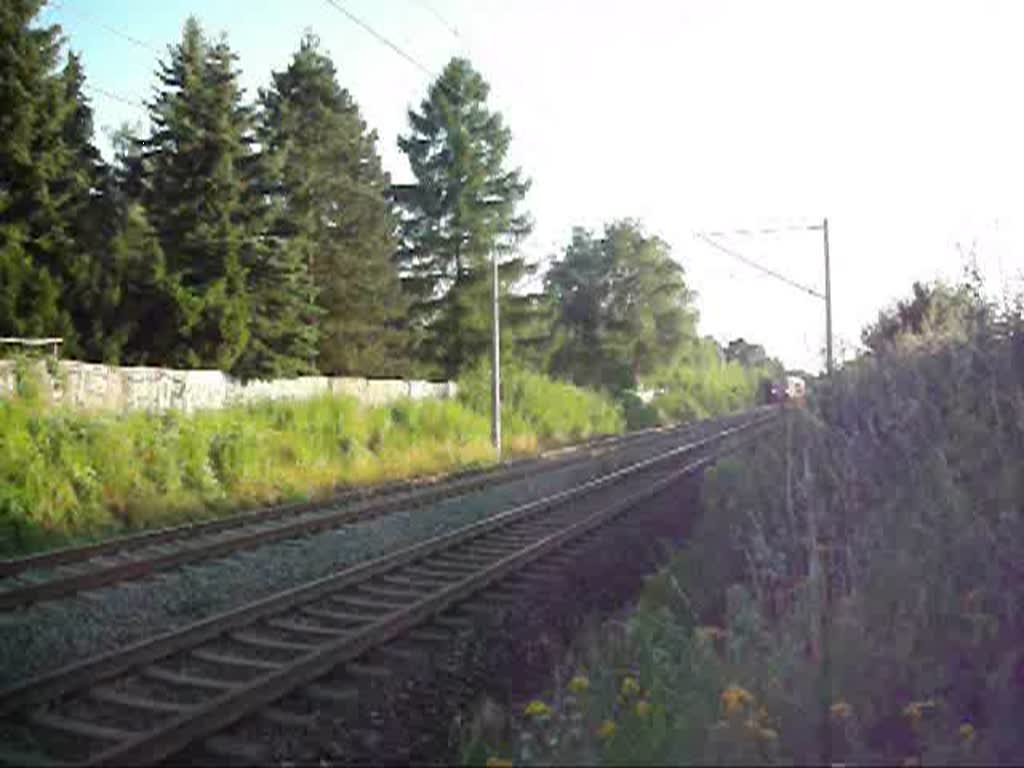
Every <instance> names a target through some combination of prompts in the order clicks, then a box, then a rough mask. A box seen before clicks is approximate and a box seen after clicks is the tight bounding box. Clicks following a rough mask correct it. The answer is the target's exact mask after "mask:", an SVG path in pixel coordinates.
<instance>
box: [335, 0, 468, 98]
mask: <svg viewBox="0 0 1024 768" xmlns="http://www.w3.org/2000/svg"><path fill="white" fill-rule="evenodd" d="M324 2H326V3H327V4H328V5H329V6H331V7H332V8H334V10H336V11H338V13H341V14H343V15H344V16H345V17H346V18H347V19H348V20H349V21H351V22H352V23H353V24H355V25H357V26H358V27H360V28H361V29H362V30H364V31H365V32H367V33H368V34H369V35H371V36H373V38H374V39H376V40H377V42H379V43H381V44H382V45H385V46H387V47H388V48H390V49H391V50H392V51H393V52H394V53H396V54H398V55H399V56H401V57H402V58H403V59H405V60H406V61H407V62H408V63H409V64H412V65H413V66H414V67H416V69H418V70H420V72H423V73H424V74H425V75H427V76H428V77H429V78H430V79H431V80H433V81H434V82H435V83H436V84H437V86H438V87H439V88H441V89H442V90H444V91H445V92H447V93H448V95H449V96H454V97H455V98H459V94H457V93H456V92H455V91H453V90H452V89H451V87H450V86H449V85H448V83H446V82H445V81H444V80H443V79H441V77H439V76H438V74H437V73H436V72H434V71H433V70H432V69H430V67H428V66H427V65H426V64H424V63H423V62H421V61H420V60H419V59H417V58H416V57H415V56H413V55H412V54H411V53H408V52H407V51H405V50H404V49H403V48H402V47H401V46H400V45H398V43H395V42H394V41H392V40H390V39H389V38H387V37H385V36H384V35H382V34H381V33H380V32H378V31H377V30H376V29H374V28H373V27H371V26H370V25H369V24H367V23H366V22H365V21H363V20H362V19H361V18H359V17H358V16H356V15H355V14H354V13H352V11H350V10H349V9H348V8H346V7H345V6H344V5H343V4H342V3H341V2H340V0H324Z"/></svg>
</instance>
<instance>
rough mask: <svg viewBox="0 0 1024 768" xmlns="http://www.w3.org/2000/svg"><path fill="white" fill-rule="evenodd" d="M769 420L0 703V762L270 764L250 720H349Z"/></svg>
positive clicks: (23, 688)
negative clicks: (368, 699)
mask: <svg viewBox="0 0 1024 768" xmlns="http://www.w3.org/2000/svg"><path fill="white" fill-rule="evenodd" d="M773 420H774V413H773V412H765V411H763V410H758V411H755V412H753V414H752V415H748V416H747V417H746V418H745V419H742V420H739V421H734V422H732V423H730V424H729V425H728V426H726V427H724V428H720V429H719V430H717V431H715V432H713V433H712V434H710V435H706V436H701V437H698V438H695V439H692V440H690V441H688V442H685V443H684V444H683V445H679V446H676V447H674V448H671V449H669V450H663V451H661V452H659V453H658V454H657V455H655V456H654V457H652V458H647V459H643V460H640V461H635V462H633V463H631V464H629V465H627V466H625V467H621V468H619V469H616V470H614V471H612V472H609V473H607V474H605V475H602V476H599V477H597V478H594V479H591V480H589V481H588V482H586V483H583V484H582V485H579V486H577V487H575V488H572V489H570V490H567V491H563V492H560V493H556V494H553V495H551V496H548V497H545V498H543V499H540V500H538V501H534V502H531V503H529V504H525V505H522V506H519V507H516V508H514V509H511V510H508V511H505V512H502V513H500V514H498V515H495V516H493V517H490V518H486V519H484V520H482V521H480V522H477V523H474V524H471V525H468V526H465V527H463V528H460V529H458V530H455V531H453V532H451V533H448V534H445V535H443V536H438V537H435V538H433V539H429V540H427V541H424V542H421V543H419V544H416V545H414V546H410V547H405V548H403V549H400V550H397V551H395V552H392V553H390V554H387V555H385V556H383V557H379V558H376V559H374V560H370V561H367V562H364V563H362V564H359V565H356V566H354V567H350V568H347V569H345V570H342V571H340V572H338V573H337V574H335V575H332V576H329V577H327V578H324V579H320V580H318V581H315V582H312V583H310V584H308V585H304V586H302V587H299V588H296V589H291V590H288V591H286V592H282V593H280V594H278V595H274V596H271V597H269V598H266V599H264V600H260V601H258V602H255V603H251V604H249V605H247V606H244V607H242V608H239V609H236V610H233V611H230V612H227V613H224V614H220V615H218V616H214V617H211V618H208V619H205V620H203V621H199V622H197V623H195V624H192V625H190V626H188V627H185V628H183V629H181V630H180V631H176V632H172V633H167V634H165V635H161V636H159V637H156V638H153V639H151V640H148V641H145V642H141V643H136V644H134V645H131V646H128V647H126V648H123V649H120V650H118V651H116V652H113V653H109V654H105V655H102V656H98V657H95V658H94V659H91V660H87V661H84V662H80V663H77V664H73V665H69V666H67V667H64V668H62V669H60V670H57V671H55V672H52V673H50V674H47V675H44V676H41V677H38V678H35V679H33V680H30V681H27V682H24V683H21V684H19V685H16V686H12V687H10V688H7V689H4V690H2V691H0V762H6V763H10V764H17V765H23V764H30V763H42V764H47V763H54V762H56V763H60V762H75V763H82V762H84V763H87V764H100V765H137V764H151V763H156V762H160V761H162V760H165V759H167V758H169V757H171V756H177V759H180V758H181V756H182V752H183V750H185V751H186V755H187V759H188V761H189V762H193V761H195V762H203V761H205V760H211V761H223V760H225V759H229V758H232V757H233V758H235V759H237V760H240V761H241V762H258V761H264V760H266V759H269V757H270V755H269V754H268V753H267V752H265V751H264V752H261V751H260V746H259V744H258V739H257V738H255V737H254V736H253V735H252V733H251V728H252V726H251V725H249V724H250V723H251V722H253V721H254V720H255V721H257V722H259V723H270V724H272V726H273V727H274V728H284V729H299V730H302V729H309V728H311V727H313V726H314V725H315V723H316V722H317V721H318V718H320V717H321V716H322V713H323V712H324V711H327V712H332V713H333V714H332V715H331V717H334V718H335V719H336V718H338V717H341V718H344V717H348V716H351V715H352V713H353V712H354V711H357V710H358V709H359V707H360V700H361V699H360V697H361V696H362V694H361V691H362V690H364V687H365V686H366V685H371V686H372V685H373V684H374V681H376V680H377V679H379V678H387V677H388V676H389V675H390V674H391V672H390V670H389V668H388V662H387V659H392V660H393V659H395V658H400V659H405V660H406V661H408V659H409V658H411V657H415V656H416V654H417V652H418V651H417V644H420V643H438V642H440V643H442V644H443V643H445V642H446V638H447V635H446V632H449V631H452V630H456V629H458V628H459V627H461V626H463V625H464V624H465V619H464V618H460V617H459V616H457V615H452V614H451V611H452V610H453V608H455V607H459V608H460V610H470V611H471V610H473V609H474V606H473V598H474V596H475V595H479V594H480V593H481V591H482V590H485V589H488V590H489V591H488V595H489V596H488V598H487V600H488V603H487V605H484V606H476V607H477V608H480V607H482V608H483V609H485V610H486V609H488V608H489V607H493V606H492V603H493V602H495V601H501V600H520V601H521V600H522V599H523V598H522V595H516V594H506V595H504V596H502V595H501V594H497V593H494V592H493V589H489V588H493V587H494V586H495V585H496V584H498V583H499V582H504V580H507V579H509V578H510V577H512V576H516V575H519V574H522V573H523V572H524V569H527V568H528V567H529V572H530V573H532V574H536V573H543V571H544V569H550V568H552V567H555V568H557V567H559V558H560V553H561V552H565V551H567V550H568V549H570V548H571V547H573V546H578V545H579V544H580V543H581V542H585V541H586V540H587V538H588V536H591V535H592V534H594V533H595V531H598V530H599V529H601V528H602V527H604V526H606V525H607V524H609V523H610V522H612V521H613V520H614V519H615V518H616V517H617V516H619V515H621V514H623V513H624V512H626V511H627V510H628V509H630V508H631V507H634V506H636V505H638V504H641V503H643V502H644V501H645V500H647V499H650V498H651V497H653V496H654V495H656V494H657V493H659V492H661V491H663V490H664V489H666V488H668V487H670V486H671V485H672V484H673V483H674V482H677V481H678V480H679V479H680V477H682V476H683V475H686V474H688V473H691V472H693V471H695V470H696V469H699V468H700V467H703V466H704V465H706V464H707V463H709V462H711V461H713V460H714V459H715V458H717V457H718V456H719V455H720V454H721V453H723V452H724V451H725V449H727V448H728V447H729V446H730V438H735V439H752V438H753V436H756V434H757V433H758V432H759V430H758V428H759V427H761V426H763V425H766V424H767V423H769V422H771V421H773ZM538 561H542V562H538ZM382 659H383V661H382ZM259 727H260V726H257V730H259ZM239 728H241V729H242V731H241V733H242V735H241V736H238V735H235V736H233V735H232V729H239Z"/></svg>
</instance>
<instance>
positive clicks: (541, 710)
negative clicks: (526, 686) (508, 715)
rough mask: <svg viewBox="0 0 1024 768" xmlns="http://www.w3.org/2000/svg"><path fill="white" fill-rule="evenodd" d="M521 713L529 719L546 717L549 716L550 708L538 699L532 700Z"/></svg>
mask: <svg viewBox="0 0 1024 768" xmlns="http://www.w3.org/2000/svg"><path fill="white" fill-rule="evenodd" d="M523 713H524V714H526V715H528V716H529V717H547V716H548V715H550V714H551V707H549V706H548V705H547V704H545V703H544V702H543V701H540V700H539V699H534V700H533V701H531V702H530V703H529V704H527V705H526V709H524V710H523Z"/></svg>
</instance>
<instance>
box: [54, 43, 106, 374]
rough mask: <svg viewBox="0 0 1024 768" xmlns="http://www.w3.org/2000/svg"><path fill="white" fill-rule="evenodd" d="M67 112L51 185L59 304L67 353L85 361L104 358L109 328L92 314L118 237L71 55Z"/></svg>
mask: <svg viewBox="0 0 1024 768" xmlns="http://www.w3.org/2000/svg"><path fill="white" fill-rule="evenodd" d="M61 80H62V86H63V96H64V99H63V101H64V105H65V110H64V114H63V121H62V152H61V157H62V160H63V161H64V170H63V172H62V173H61V175H60V176H59V177H58V179H57V181H56V183H55V184H54V185H53V194H54V197H55V200H56V201H57V204H58V209H59V211H60V221H61V222H62V223H63V225H64V228H63V230H60V229H58V230H55V231H54V232H55V235H57V234H58V233H59V236H60V237H61V249H62V251H63V256H62V260H61V265H60V267H59V271H60V278H61V282H62V297H61V299H62V305H63V307H64V309H65V310H66V311H67V312H68V313H69V315H70V316H71V319H72V323H73V325H74V327H75V337H76V338H75V339H74V340H73V343H72V344H70V345H67V346H66V347H65V351H66V352H68V353H70V354H76V355H79V356H82V357H85V358H87V359H107V358H108V354H107V350H108V349H109V342H108V339H107V338H106V337H107V335H108V334H109V333H111V332H112V331H113V329H111V328H109V327H107V326H105V325H104V324H103V323H102V322H101V319H100V318H99V317H98V316H97V314H96V312H95V305H96V304H97V303H98V302H101V301H102V300H103V295H102V294H103V291H104V290H105V285H104V283H105V278H106V264H105V263H104V262H105V257H106V253H107V251H108V248H109V243H110V240H111V238H113V237H114V236H115V234H116V215H115V209H114V199H113V194H112V193H113V190H112V180H111V177H110V169H109V168H108V167H107V165H106V164H105V163H104V162H103V159H102V157H101V156H100V153H99V150H98V149H97V148H96V146H95V145H94V144H93V116H92V109H91V108H90V106H89V103H88V101H87V99H86V98H85V95H84V93H83V92H82V90H83V87H84V84H85V75H84V73H83V71H82V66H81V61H80V60H79V58H78V57H77V56H76V55H75V54H73V53H72V54H69V56H68V61H67V64H66V66H65V67H64V71H63V73H62V75H61Z"/></svg>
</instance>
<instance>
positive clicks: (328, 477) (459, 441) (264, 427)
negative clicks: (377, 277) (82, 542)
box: [0, 370, 623, 552]
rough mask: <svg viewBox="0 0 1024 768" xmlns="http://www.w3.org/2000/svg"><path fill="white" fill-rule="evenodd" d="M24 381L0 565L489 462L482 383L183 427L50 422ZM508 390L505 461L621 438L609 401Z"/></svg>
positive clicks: (13, 415) (10, 412) (4, 476)
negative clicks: (26, 554)
mask: <svg viewBox="0 0 1024 768" xmlns="http://www.w3.org/2000/svg"><path fill="white" fill-rule="evenodd" d="M482 373H485V372H482ZM20 381H21V384H20V388H21V392H20V394H19V396H18V397H14V398H9V399H4V400H0V552H11V551H23V550H26V549H32V548H35V547H38V546H43V545H47V544H52V543H54V542H58V541H61V540H63V539H66V538H69V537H71V538H75V537H83V536H93V535H102V534H109V533H112V532H117V531H123V530H131V529H135V528H140V527H146V526H152V525H159V524H165V523H170V522H174V521H181V520H185V519H195V518H200V517H205V516H210V515H214V514H217V513H222V512H224V511H227V510H230V509H233V508H237V507H239V506H243V505H246V504H256V503H266V502H271V501H276V500H279V499H298V498H309V497H313V496H318V495H322V494H324V493H328V492H330V491H331V490H332V489H334V488H336V487H338V486H348V485H354V484H361V483H370V482H380V481H385V480H389V479H395V478H401V477H408V476H412V475H420V474H431V473H438V472H444V471H450V470H452V469H455V468H459V467H467V466H474V465H484V464H488V463H491V462H493V460H494V453H493V450H492V449H491V447H490V420H489V417H488V415H487V414H488V408H489V400H488V396H489V395H488V393H489V389H488V387H489V380H488V379H487V377H486V375H480V373H476V372H474V373H471V374H469V375H467V376H466V377H465V379H464V380H463V381H461V382H460V390H461V391H460V395H459V399H458V400H457V401H418V402H399V403H396V404H394V405H390V406H379V407H373V408H371V407H363V406H360V405H359V404H358V403H357V402H356V401H354V400H352V399H349V398H336V397H323V398H319V399H316V400H312V401H309V402H302V403H266V404H260V405H253V406H248V407H244V408H232V409H227V410H223V411H211V412H202V413H197V414H193V415H187V416H186V415H182V414H179V413H174V412H170V413H166V414H163V415H149V414H144V413H135V414H130V415H126V416H113V415H110V416H97V415H85V414H76V413H70V412H64V411H61V410H53V409H48V408H45V407H43V405H42V404H41V403H40V402H39V400H38V386H37V384H36V383H35V382H34V381H33V378H32V375H31V372H30V371H26V370H23V371H21V374H20ZM509 388H510V392H511V396H509V397H508V398H507V400H506V403H505V405H504V409H503V410H504V416H505V432H504V443H505V450H506V453H507V454H510V455H516V454H524V453H532V452H534V451H536V450H537V449H538V448H542V447H545V446H550V445H554V444H559V443H565V442H569V441H574V440H580V439H584V438H586V437H589V436H591V435H594V434H610V433H616V432H619V431H621V429H622V427H623V419H622V416H621V413H620V411H619V409H618V408H617V407H616V406H615V404H614V403H613V402H612V401H610V400H609V399H608V398H606V397H602V396H600V395H597V394H595V393H592V392H587V391H584V390H580V389H578V388H576V387H574V386H572V385H569V384H563V383H559V382H553V381H551V380H549V379H546V378H544V377H542V376H539V375H537V374H534V373H529V372H525V371H521V372H520V371H513V372H510V374H509Z"/></svg>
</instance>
